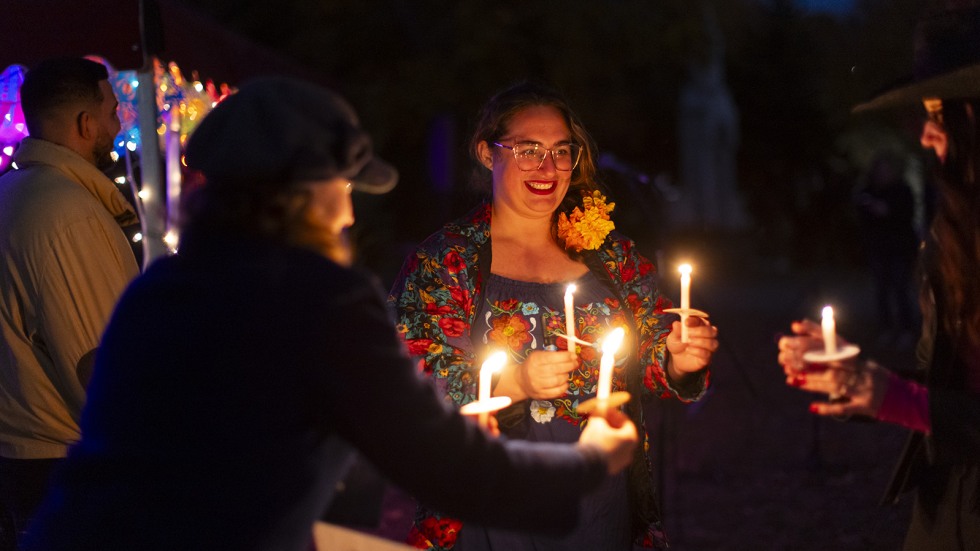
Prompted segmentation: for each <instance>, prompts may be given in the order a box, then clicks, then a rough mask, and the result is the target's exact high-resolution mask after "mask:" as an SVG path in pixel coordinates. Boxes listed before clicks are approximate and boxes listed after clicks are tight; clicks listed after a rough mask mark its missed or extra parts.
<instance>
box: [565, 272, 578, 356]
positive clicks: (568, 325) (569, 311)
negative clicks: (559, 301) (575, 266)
mask: <svg viewBox="0 0 980 551" xmlns="http://www.w3.org/2000/svg"><path fill="white" fill-rule="evenodd" d="M575 289H576V287H575V284H574V283H569V284H568V287H566V288H565V334H566V335H568V339H567V341H568V351H569V352H571V353H572V354H575V343H574V342H572V338H573V337H575V296H574V295H575Z"/></svg>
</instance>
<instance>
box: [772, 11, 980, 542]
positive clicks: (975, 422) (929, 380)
mask: <svg viewBox="0 0 980 551" xmlns="http://www.w3.org/2000/svg"><path fill="white" fill-rule="evenodd" d="M915 45H916V48H915V72H914V76H913V77H912V78H911V79H908V80H907V82H905V83H904V84H903V85H901V86H898V87H895V88H893V89H891V90H889V91H887V92H885V93H883V94H881V95H879V96H878V97H875V98H874V99H872V100H870V101H868V102H866V103H863V104H861V105H859V106H857V107H856V108H855V111H857V112H862V111H868V110H874V109H885V108H894V107H903V106H910V105H914V104H919V105H922V106H923V107H924V108H925V113H926V115H927V118H926V120H925V122H924V124H923V128H922V134H921V137H920V141H921V143H922V146H923V147H925V148H927V149H931V150H933V151H934V152H935V155H936V157H937V159H938V161H939V162H938V163H937V173H936V175H935V181H936V183H937V185H938V191H939V194H938V196H939V207H938V211H937V213H936V216H935V218H934V219H933V222H932V226H931V228H930V231H929V234H928V236H927V238H926V240H925V243H924V247H923V249H922V250H923V253H922V255H921V259H920V263H921V271H922V275H923V278H922V282H923V285H922V288H921V295H920V303H921V304H922V309H923V327H922V334H921V337H920V340H919V345H918V349H917V362H916V364H917V372H916V376H915V377H914V378H903V377H900V376H898V375H897V374H895V373H894V372H892V371H889V370H887V369H886V368H884V367H882V366H879V365H877V364H875V363H874V362H872V361H863V360H851V361H846V362H842V363H840V364H831V365H830V367H831V369H828V370H826V371H824V372H822V373H814V372H807V371H805V370H804V369H805V366H804V365H803V361H802V359H801V357H802V352H803V351H805V350H807V349H810V348H814V347H822V346H823V344H822V341H821V339H820V327H819V326H818V325H817V324H815V323H813V322H811V321H808V320H804V321H801V322H796V323H794V324H793V331H794V332H795V333H796V334H797V336H794V337H786V338H783V339H781V340H780V343H779V362H780V364H782V366H783V368H784V371H785V373H786V375H787V383H788V384H791V385H794V386H799V387H801V388H803V389H805V390H809V391H813V392H822V393H826V394H836V395H840V396H842V397H843V399H842V400H839V401H832V402H830V403H828V402H822V401H821V402H815V403H813V404H811V411H813V412H814V413H817V414H820V415H834V416H849V415H859V416H866V417H872V418H875V419H877V420H880V421H884V422H889V423H894V424H898V425H901V426H903V427H906V428H909V429H911V430H912V434H911V436H910V439H909V442H908V444H907V446H906V449H905V451H904V452H903V455H902V458H901V460H900V461H899V464H898V466H897V468H896V472H895V475H894V478H893V480H892V482H891V483H890V485H889V487H888V490H887V491H886V494H885V498H884V500H883V501H884V502H885V503H894V502H896V501H897V500H898V498H899V496H900V495H901V494H902V493H904V492H906V491H909V490H914V491H915V504H914V507H913V511H912V519H911V522H910V525H909V529H908V534H907V535H906V540H905V549H907V550H913V549H915V550H918V549H944V550H948V549H980V278H978V277H977V274H978V273H980V125H978V120H977V117H978V116H980V9H977V8H965V9H958V10H953V11H947V12H943V13H939V14H937V15H935V16H933V17H931V18H929V19H926V20H924V21H923V22H922V23H920V25H919V26H918V28H917V32H916V43H915Z"/></svg>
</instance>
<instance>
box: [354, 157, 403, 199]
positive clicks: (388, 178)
mask: <svg viewBox="0 0 980 551" xmlns="http://www.w3.org/2000/svg"><path fill="white" fill-rule="evenodd" d="M350 181H351V183H352V184H354V191H360V192H362V193H370V194H372V195H381V194H382V193H388V192H389V191H391V190H392V189H394V187H395V184H397V183H398V171H397V170H395V167H393V166H391V165H389V164H388V163H386V162H384V161H382V160H381V159H379V158H377V157H374V158H372V159H371V160H370V161H368V163H367V164H366V165H364V167H363V168H361V170H360V171H359V172H358V173H357V174H355V175H354V176H351V177H350Z"/></svg>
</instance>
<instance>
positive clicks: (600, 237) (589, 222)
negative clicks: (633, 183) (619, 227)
mask: <svg viewBox="0 0 980 551" xmlns="http://www.w3.org/2000/svg"><path fill="white" fill-rule="evenodd" d="M582 204H583V206H584V207H585V211H584V212H583V211H582V210H581V209H579V208H578V207H575V208H574V209H573V210H572V213H571V214H570V215H566V214H565V213H564V212H563V213H560V214H559V215H558V237H559V238H561V239H562V240H563V241H564V242H565V248H566V249H573V250H574V251H575V252H581V251H582V250H583V249H587V250H590V251H594V250H595V249H598V248H599V246H600V245H602V242H603V241H605V239H606V236H607V235H609V232H611V231H612V230H613V229H615V227H616V225H615V224H614V223H613V222H612V220H610V219H609V213H610V212H612V211H613V209H614V208H616V203H608V204H607V203H606V198H605V197H604V196H603V195H602V193H600V192H598V191H593V192H592V194H591V195H585V196H583V197H582Z"/></svg>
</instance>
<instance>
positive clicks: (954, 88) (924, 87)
mask: <svg viewBox="0 0 980 551" xmlns="http://www.w3.org/2000/svg"><path fill="white" fill-rule="evenodd" d="M976 97H980V65H971V66H969V67H964V68H962V69H957V70H955V71H951V72H949V73H944V74H942V75H938V76H935V77H932V78H928V79H925V80H920V81H916V82H911V83H908V84H905V85H901V86H898V87H896V88H892V89H891V90H889V91H887V92H885V93H883V94H881V95H879V96H877V97H875V98H873V99H871V100H869V101H866V102H864V103H861V104H858V105H856V106H855V107H854V108H853V109H851V112H852V113H862V112H865V111H875V110H878V109H888V108H892V107H903V106H909V105H915V104H918V103H920V102H921V101H922V100H923V99H924V98H940V99H962V98H976Z"/></svg>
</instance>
